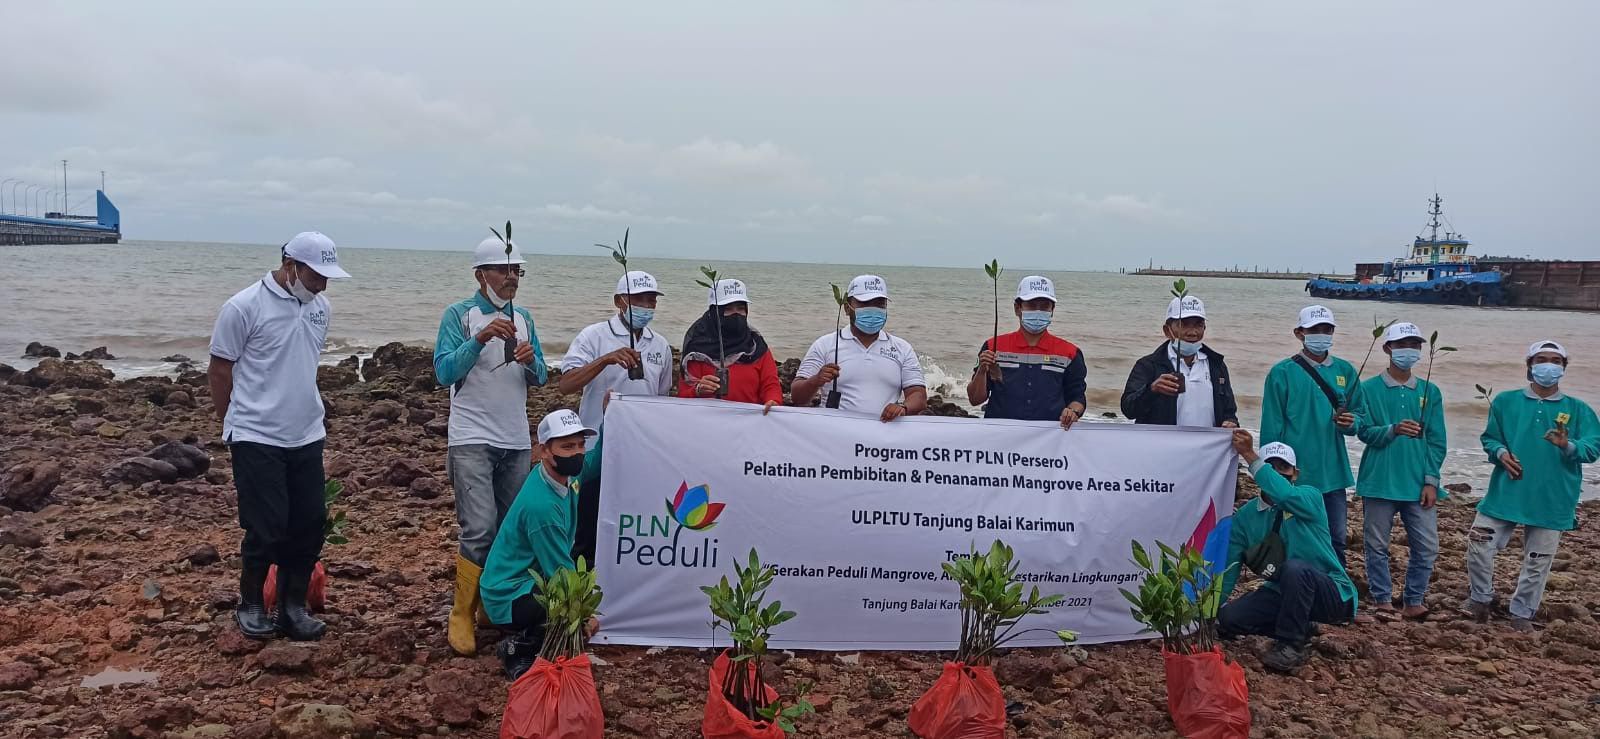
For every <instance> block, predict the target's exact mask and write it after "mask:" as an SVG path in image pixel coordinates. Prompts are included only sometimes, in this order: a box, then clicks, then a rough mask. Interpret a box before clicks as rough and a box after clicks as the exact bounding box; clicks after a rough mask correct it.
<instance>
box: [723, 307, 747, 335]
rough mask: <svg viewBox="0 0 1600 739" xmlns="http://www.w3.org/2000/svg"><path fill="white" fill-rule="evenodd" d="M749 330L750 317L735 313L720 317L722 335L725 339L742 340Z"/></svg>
mask: <svg viewBox="0 0 1600 739" xmlns="http://www.w3.org/2000/svg"><path fill="white" fill-rule="evenodd" d="M749 332H750V317H749V316H745V315H740V314H738V313H735V314H733V315H731V316H723V317H722V335H723V337H724V338H727V339H735V338H736V339H738V340H740V341H743V340H744V338H745V334H747V333H749Z"/></svg>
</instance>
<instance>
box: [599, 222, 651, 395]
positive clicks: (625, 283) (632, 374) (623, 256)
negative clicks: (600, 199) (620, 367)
mask: <svg viewBox="0 0 1600 739" xmlns="http://www.w3.org/2000/svg"><path fill="white" fill-rule="evenodd" d="M630 230H632V229H626V228H625V229H623V230H622V240H621V241H618V242H617V244H616V246H612V245H610V244H595V246H598V247H600V248H601V249H605V250H607V251H609V252H611V258H612V259H614V260H616V262H617V264H620V265H622V289H623V290H625V291H626V293H625V294H626V295H627V296H628V309H627V310H625V311H623V312H622V322H623V323H625V324H627V326H628V348H629V349H637V348H638V347H636V346H635V345H634V334H636V333H638V331H639V329H636V328H634V326H633V280H630V279H628V232H629V231H630ZM628 379H630V380H643V379H644V365H642V364H638V363H635V364H634V365H633V366H632V367H629V368H628Z"/></svg>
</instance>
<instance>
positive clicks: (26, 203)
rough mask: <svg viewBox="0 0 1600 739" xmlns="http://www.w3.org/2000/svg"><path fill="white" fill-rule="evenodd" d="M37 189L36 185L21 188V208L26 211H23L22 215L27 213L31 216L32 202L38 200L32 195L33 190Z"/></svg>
mask: <svg viewBox="0 0 1600 739" xmlns="http://www.w3.org/2000/svg"><path fill="white" fill-rule="evenodd" d="M38 189H39V186H38V185H28V186H27V187H26V188H23V190H22V208H23V210H25V211H27V213H25V214H24V215H28V216H32V215H33V211H34V204H35V203H37V202H39V199H38V198H35V197H34V196H33V193H34V191H36V190H38Z"/></svg>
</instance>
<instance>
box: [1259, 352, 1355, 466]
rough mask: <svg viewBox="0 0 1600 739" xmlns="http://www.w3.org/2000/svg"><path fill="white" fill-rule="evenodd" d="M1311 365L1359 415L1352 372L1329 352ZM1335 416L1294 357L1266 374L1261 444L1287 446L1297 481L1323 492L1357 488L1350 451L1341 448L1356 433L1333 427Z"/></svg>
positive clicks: (1313, 381)
mask: <svg viewBox="0 0 1600 739" xmlns="http://www.w3.org/2000/svg"><path fill="white" fill-rule="evenodd" d="M1306 359H1307V361H1313V360H1311V358H1310V357H1307V358H1306ZM1312 366H1313V367H1314V368H1316V370H1317V373H1318V374H1320V375H1322V379H1323V380H1324V381H1325V382H1327V383H1328V387H1329V388H1331V389H1332V390H1333V392H1334V394H1335V395H1337V396H1338V397H1339V399H1340V400H1342V401H1344V405H1345V406H1346V408H1348V409H1349V410H1350V412H1351V413H1354V414H1356V415H1357V416H1360V415H1361V412H1360V408H1361V393H1360V392H1359V388H1358V387H1357V383H1358V382H1359V381H1360V378H1359V377H1358V376H1357V375H1356V368H1355V367H1353V366H1351V364H1350V363H1349V362H1346V361H1344V360H1343V359H1340V358H1338V357H1335V356H1333V355H1332V354H1329V355H1328V358H1327V359H1325V360H1323V362H1322V363H1321V364H1316V363H1315V362H1314V361H1313V364H1312ZM1333 416H1334V407H1333V406H1332V405H1330V404H1329V403H1328V396H1327V395H1325V394H1324V393H1323V392H1322V390H1321V389H1319V388H1318V387H1317V383H1316V381H1315V380H1312V379H1311V375H1309V374H1307V373H1306V371H1305V369H1304V368H1302V367H1301V366H1300V365H1299V363H1297V362H1295V361H1294V358H1293V357H1290V358H1289V359H1285V360H1283V361H1281V362H1279V363H1277V364H1275V365H1273V367H1272V370H1271V371H1270V372H1268V373H1267V384H1266V388H1265V389H1264V390H1262V392H1261V444H1262V445H1263V446H1265V445H1267V444H1271V443H1273V442H1275V441H1281V442H1283V443H1285V444H1288V445H1289V446H1290V448H1292V449H1294V454H1295V457H1296V459H1297V460H1298V461H1299V464H1298V465H1296V466H1297V467H1299V468H1300V482H1301V483H1303V484H1305V485H1310V486H1311V487H1314V488H1316V489H1317V490H1318V491H1319V492H1324V493H1331V492H1333V491H1335V490H1344V489H1345V488H1348V487H1350V486H1351V485H1353V484H1355V480H1354V478H1352V477H1351V476H1350V452H1349V451H1347V450H1346V449H1345V447H1344V437H1346V436H1351V435H1354V434H1355V427H1354V426H1352V427H1351V428H1350V429H1348V430H1347V429H1343V428H1340V427H1339V426H1336V425H1334V423H1333ZM1358 423H1359V421H1358Z"/></svg>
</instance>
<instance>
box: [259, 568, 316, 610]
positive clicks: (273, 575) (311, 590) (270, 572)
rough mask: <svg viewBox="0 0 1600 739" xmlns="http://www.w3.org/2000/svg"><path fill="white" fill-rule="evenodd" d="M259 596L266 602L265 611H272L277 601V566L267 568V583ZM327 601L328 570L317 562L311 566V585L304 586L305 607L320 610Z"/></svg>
mask: <svg viewBox="0 0 1600 739" xmlns="http://www.w3.org/2000/svg"><path fill="white" fill-rule="evenodd" d="M261 597H262V599H263V602H265V603H266V604H267V612H269V613H270V612H272V607H273V605H275V604H276V603H277V602H278V566H277V565H272V566H271V567H268V568H267V584H266V585H265V586H263V587H262V588H261ZM327 602H328V571H327V570H325V569H323V568H322V563H321V562H318V563H317V566H316V567H313V568H311V585H310V587H308V588H306V607H307V608H309V609H311V610H312V611H317V612H320V611H322V607H323V606H324V605H326V604H327Z"/></svg>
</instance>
